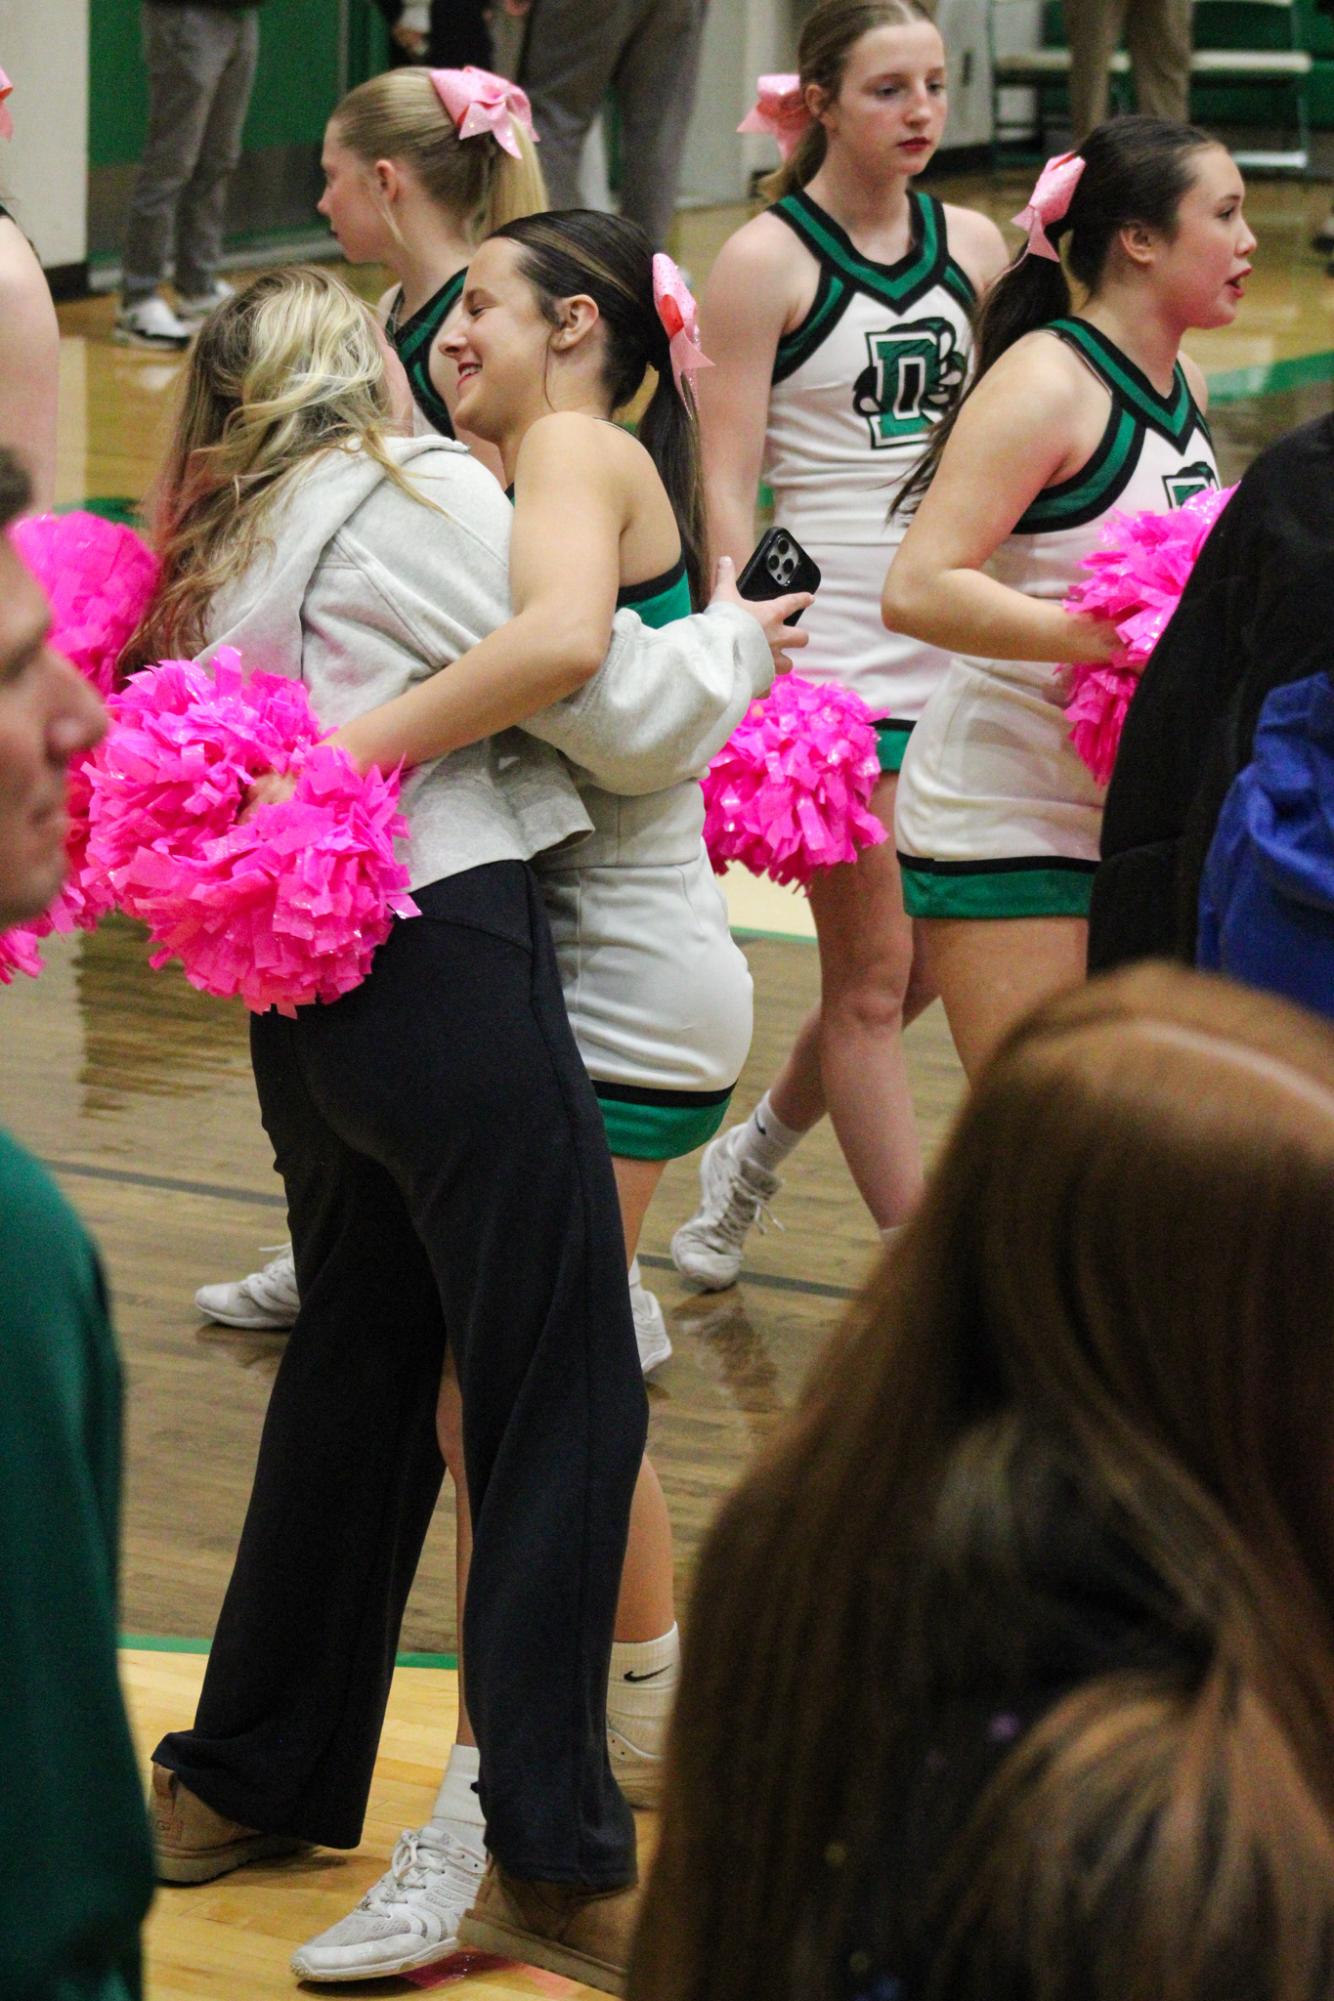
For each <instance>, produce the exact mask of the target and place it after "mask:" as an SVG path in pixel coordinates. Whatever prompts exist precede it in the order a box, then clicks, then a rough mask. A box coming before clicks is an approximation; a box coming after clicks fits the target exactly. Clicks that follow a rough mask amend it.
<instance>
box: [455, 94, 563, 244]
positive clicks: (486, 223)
mask: <svg viewBox="0 0 1334 2001" xmlns="http://www.w3.org/2000/svg"><path fill="white" fill-rule="evenodd" d="M511 130H512V132H513V134H514V137H515V141H516V142H517V144H518V148H519V153H520V156H521V157H520V158H519V159H517V160H516V159H515V157H514V155H513V154H512V153H507V152H506V151H505V149H504V147H503V146H498V145H497V144H496V142H495V140H494V139H492V138H490V136H489V135H488V138H487V141H486V146H487V151H488V153H490V154H491V155H492V156H493V157H492V160H491V174H490V183H489V186H488V188H487V194H486V203H485V206H484V208H483V210H482V219H481V222H480V223H479V224H478V228H477V234H478V237H479V238H480V237H483V236H490V235H491V233H492V232H493V230H497V229H503V228H504V226H505V224H506V223H507V222H521V221H522V220H523V218H524V216H526V215H542V214H545V212H546V210H547V209H549V208H550V206H551V203H550V201H549V199H548V197H547V184H546V182H545V180H544V179H543V178H542V163H541V161H540V160H539V159H538V157H537V148H536V147H535V146H534V145H533V142H532V140H531V139H530V138H529V137H528V134H527V133H526V132H525V131H524V129H523V126H522V125H521V124H520V123H519V121H518V119H517V118H516V119H515V120H514V123H513V125H512V127H511ZM479 143H480V141H478V140H474V139H469V140H468V141H467V144H468V145H469V146H473V145H477V144H479Z"/></svg>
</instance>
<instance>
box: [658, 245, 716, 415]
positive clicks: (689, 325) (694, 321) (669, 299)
mask: <svg viewBox="0 0 1334 2001" xmlns="http://www.w3.org/2000/svg"><path fill="white" fill-rule="evenodd" d="M653 303H654V305H655V307H656V308H657V313H658V318H659V320H660V321H661V322H662V330H663V332H664V333H665V334H666V336H667V350H668V353H669V354H670V355H671V358H672V375H673V377H674V378H675V381H676V393H677V395H678V396H679V397H680V398H681V401H682V402H683V403H688V402H689V401H690V398H689V397H688V396H687V395H686V388H685V382H686V377H687V376H688V375H693V374H695V373H696V372H697V370H699V369H701V368H712V367H713V363H712V362H711V361H710V360H709V357H708V355H707V354H705V352H704V350H703V348H702V347H701V346H700V344H699V313H698V311H697V309H696V306H695V300H694V295H693V294H692V292H691V290H690V287H689V285H687V283H686V281H685V279H684V278H683V277H682V276H681V273H680V270H679V269H678V267H677V266H676V265H675V264H674V263H673V261H672V259H671V258H670V257H668V256H667V255H666V253H665V252H663V251H661V250H660V251H658V253H657V254H656V256H655V257H654V259H653Z"/></svg>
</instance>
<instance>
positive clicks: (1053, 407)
mask: <svg viewBox="0 0 1334 2001" xmlns="http://www.w3.org/2000/svg"><path fill="white" fill-rule="evenodd" d="M1242 198H1243V188H1242V182H1241V176H1240V175H1239V173H1238V172H1237V169H1236V166H1235V165H1234V163H1233V161H1232V160H1231V158H1230V157H1229V155H1228V154H1227V153H1226V152H1225V151H1224V149H1223V148H1222V147H1221V146H1219V145H1218V144H1216V143H1215V142H1214V141H1213V140H1211V139H1210V138H1209V137H1208V136H1207V135H1206V134H1205V133H1202V132H1199V131H1196V130H1195V129H1194V128H1193V127H1191V126H1185V125H1175V124H1171V123H1168V122H1166V121H1163V120H1158V119H1150V118H1119V119H1116V120H1113V121H1111V122H1110V123H1108V124H1106V125H1101V126H1099V127H1098V128H1097V129H1096V130H1095V131H1094V132H1093V133H1091V134H1090V136H1089V138H1088V139H1087V140H1086V141H1085V143H1084V145H1083V147H1082V148H1081V149H1080V151H1079V153H1078V154H1075V155H1071V156H1067V157H1066V158H1064V159H1062V160H1060V161H1053V162H1050V163H1049V164H1048V167H1047V169H1046V170H1045V172H1044V174H1043V176H1042V178H1041V180H1040V181H1039V183H1038V186H1037V188H1036V189H1035V191H1034V200H1033V202H1032V203H1031V204H1030V207H1029V209H1028V210H1026V211H1025V216H1024V218H1023V219H1025V220H1027V221H1028V223H1029V225H1030V242H1029V248H1028V250H1027V251H1026V252H1025V253H1024V254H1022V255H1021V256H1020V258H1019V259H1018V260H1016V262H1015V264H1014V265H1012V266H1011V268H1010V270H1009V271H1007V272H1006V274H1005V275H1004V277H1003V278H1001V279H1000V281H999V282H998V283H997V284H996V286H995V287H994V289H993V291H992V293H991V297H990V299H989V301H988V304H987V307H986V310H985V312H984V314H983V317H982V322H981V326H980V328H979V337H978V365H977V379H976V382H975V384H974V386H973V388H972V389H971V390H970V391H969V393H968V396H967V399H966V401H965V402H964V403H963V404H962V405H961V406H960V408H959V410H958V411H957V413H956V416H955V417H954V418H953V419H952V420H951V421H950V423H949V424H948V426H942V429H941V431H940V432H939V433H937V437H936V439H935V440H934V441H933V451H932V453H931V454H929V455H928V460H927V463H926V464H925V465H924V467H923V469H922V473H921V475H920V478H921V481H922V483H923V484H924V483H925V481H926V480H927V479H930V485H929V487H928V488H927V490H926V492H925V496H924V498H923V499H922V502H921V506H920V509H919V511H918V513H917V516H916V519H915V520H914V521H913V524H912V526H911V528H910V529H909V531H908V534H907V536H906V538H905V540H904V543H903V546H902V549H901V550H900V552H899V554H898V556H897V557H896V558H895V561H894V565H893V568H892V570H891V571H890V575H889V578H888V580H887V582H886V585H885V601H884V609H885V619H886V622H887V623H888V624H891V625H893V626H895V627H896V628H898V629H899V630H900V631H905V632H911V633H914V634H916V635H917V636H918V637H920V638H922V639H925V640H929V641H931V642H932V643H933V644H936V645H939V646H949V647H952V648H956V649H957V650H958V651H957V657H956V658H955V659H954V660H953V662H952V663H951V666H950V670H949V673H948V675H947V676H946V678H945V680H944V681H943V682H942V683H941V685H940V687H939V688H938V689H937V691H936V693H935V694H934V695H933V696H932V698H931V701H930V703H929V704H928V706H927V710H926V714H925V716H924V717H923V719H922V721H921V723H920V725H919V727H918V729H917V730H916V731H915V733H914V735H913V739H912V742H911V744H910V746H909V749H908V754H907V757H906V758H905V761H904V767H903V774H902V780H901V783H900V787H899V799H898V846H899V850H900V862H901V864H902V868H903V880H904V891H905V898H906V901H907V904H908V908H909V909H910V910H911V911H912V913H913V915H914V916H915V917H916V918H917V919H918V920H919V921H921V922H922V923H923V924H924V926H925V928H926V934H927V950H928V952H929V954H930V959H931V966H932V970H933V973H934V974H935V977H936V979H937V982H938V984H939V986H940V991H941V994H942V997H943V999H944V1002H945V1007H946V1010H947V1013H948V1015H949V1021H950V1027H951V1030H952V1032H953V1035H954V1040H955V1045H956V1047H957V1048H958V1051H959V1055H960V1058H961V1060H962V1062H963V1064H964V1067H965V1069H967V1070H968V1071H969V1072H970V1074H971V1073H973V1072H974V1071H975V1070H976V1069H977V1067H978V1065H979V1064H980V1063H981V1062H982V1061H984V1060H985V1058H986V1056H987V1055H988V1054H989V1052H990V1051H991V1050H992V1049H993V1048H994V1047H995V1045H996V1044H997V1042H998V1041H999V1040H1000V1039H1001V1037H1002V1036H1003V1035H1004V1033H1005V1032H1006V1030H1007V1029H1008V1028H1009V1027H1010V1025H1011V1024H1012V1023H1013V1022H1014V1021H1016V1020H1017V1019H1018V1017H1019V1016H1020V1015H1022V1014H1024V1013H1025V1012H1026V1011H1027V1010H1028V1009H1029V1008H1030V1007H1031V1006H1033V1005H1034V1004H1035V1003H1036V1002H1037V1001H1038V1000H1040V999H1041V998H1042V997H1043V996H1044V995H1045V994H1048V993H1050V992H1053V991H1055V990H1056V989H1058V988H1060V987H1062V986H1067V985H1072V984H1074V983H1076V982H1077V981H1078V980H1080V979H1082V978H1083V976H1084V963H1085V944H1086V931H1087V920H1086V913H1087V910H1088V900H1089V894H1090V890H1091V887H1092V880H1093V871H1094V868H1095V866H1096V864H1097V859H1098V838H1099V831H1100V827H1101V821H1102V801H1103V788H1102V787H1101V786H1099V785H1098V784H1096V783H1095V781H1094V780H1093V778H1092V777H1091V775H1090V774H1089V772H1088V771H1087V770H1086V769H1085V767H1084V765H1083V764H1082V763H1081V762H1080V760H1079V758H1078V757H1077V756H1076V754H1075V752H1074V749H1073V747H1072V745H1071V743H1070V739H1069V725H1068V722H1067V719H1066V716H1065V713H1064V709H1063V707H1062V701H1063V688H1062V684H1061V679H1060V676H1059V675H1058V673H1057V668H1056V663H1058V662H1060V661H1080V660H1103V659H1107V658H1109V657H1111V654H1112V651H1113V645H1114V637H1115V635H1114V631H1113V628H1112V627H1111V626H1110V625H1108V624H1106V623H1104V622H1102V621H1091V620H1086V619H1076V618H1071V617H1070V616H1069V615H1068V614H1067V613H1066V612H1065V611H1064V610H1063V609H1062V607H1061V600H1062V599H1063V598H1064V597H1065V595H1066V593H1067V591H1068V590H1069V589H1070V586H1071V585H1072V584H1073V583H1074V582H1075V581H1076V579H1077V578H1078V577H1079V576H1080V575H1081V569H1080V559H1081V558H1082V557H1083V556H1085V555H1086V554H1087V553H1088V552H1089V551H1090V550H1091V549H1092V548H1094V546H1095V545H1096V544H1097V542H1098V540H1099V536H1100V532H1101V530H1102V527H1103V525H1104V523H1105V520H1106V517H1107V515H1108V513H1109V512H1110V510H1111V509H1112V508H1118V509H1121V510H1134V509H1140V508H1154V509H1157V510H1165V509H1167V508H1171V507H1176V506H1179V505H1180V504H1181V502H1182V501H1183V500H1185V499H1187V498H1189V496H1190V495H1191V494H1192V493H1195V492H1198V491H1199V490H1200V489H1201V488H1202V487H1204V486H1213V485H1216V484H1217V473H1216V470H1215V466H1214V456H1213V450H1212V447H1211V445H1210V442H1209V431H1208V426H1207V425H1206V423H1205V419H1204V414H1203V408H1204V400H1205V395H1204V383H1203V378H1202V376H1201V375H1200V372H1199V370H1198V369H1197V368H1196V366H1195V365H1194V363H1193V362H1191V361H1190V360H1189V358H1183V357H1182V355H1181V353H1180V345H1181V338H1182V335H1183V334H1184V333H1185V332H1186V331H1187V329H1188V328H1190V327H1216V326H1225V325H1227V324H1228V323H1229V322H1230V321H1231V320H1232V319H1233V317H1234V316H1235V314H1236V311H1237V308H1238V305H1239V303H1240V299H1241V294H1242V289H1243V286H1244V282H1245V278H1246V275H1247V273H1248V271H1249V270H1250V258H1251V254H1252V252H1253V251H1254V249H1255V238H1254V236H1252V234H1251V232H1250V230H1249V228H1248V227H1247V224H1246V221H1245V219H1244V216H1243V214H1242ZM1054 246H1061V247H1063V248H1064V250H1065V254H1066V258H1067V261H1068V264H1069V267H1070V270H1071V273H1072V274H1073V276H1074V277H1075V278H1076V279H1077V280H1078V281H1079V283H1080V284H1081V285H1082V286H1083V287H1084V288H1085V291H1086V293H1087V297H1086V299H1085V302H1084V304H1083V307H1082V310H1081V312H1080V313H1079V315H1078V316H1077V317H1072V316H1071V315H1070V293H1069V289H1068V286H1067V283H1066V279H1065V274H1064V271H1063V268H1062V265H1061V262H1060V251H1059V249H1058V248H1055V247H1054ZM933 458H935V459H937V460H938V463H937V464H935V465H933V464H932V463H931V460H932V459H933ZM997 656H999V657H997Z"/></svg>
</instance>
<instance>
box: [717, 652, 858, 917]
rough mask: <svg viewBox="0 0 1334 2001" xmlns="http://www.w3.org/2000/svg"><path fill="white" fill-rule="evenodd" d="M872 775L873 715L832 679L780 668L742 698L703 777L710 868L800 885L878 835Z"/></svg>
mask: <svg viewBox="0 0 1334 2001" xmlns="http://www.w3.org/2000/svg"><path fill="white" fill-rule="evenodd" d="M879 777H880V759H879V755H878V752H877V747H876V734H875V724H874V718H873V716H872V714H871V711H870V710H869V709H868V708H867V706H866V704H865V702H863V701H862V699H861V697H860V695H855V694H853V692H852V690H851V689H849V688H844V687H840V685H839V684H838V683H837V682H836V681H825V682H815V681H806V680H803V679H802V678H801V677H800V676H799V675H797V674H787V675H784V676H783V677H782V679H780V680H778V681H776V682H775V683H774V686H773V688H772V690H771V691H770V693H769V694H768V695H766V696H765V698H764V700H763V701H759V702H752V703H751V705H750V707H749V709H748V710H747V711H746V713H745V715H744V716H743V717H742V719H741V721H740V723H739V724H738V725H737V727H736V729H735V730H734V731H733V732H732V735H731V736H730V738H729V739H728V741H727V742H726V743H725V744H724V745H723V748H722V749H721V750H720V751H719V753H718V755H717V757H715V758H714V760H713V763H712V764H711V765H710V766H709V769H708V771H707V773H706V774H705V778H704V803H705V817H704V843H705V846H706V847H707V848H708V851H709V859H710V861H711V862H712V863H713V866H714V868H715V869H716V870H717V871H718V873H719V874H721V873H722V871H723V870H724V869H725V868H726V867H727V866H728V864H729V863H730V862H740V863H741V864H742V865H743V867H745V868H748V869H749V870H750V871H751V873H752V874H753V875H767V876H769V877H770V878H771V879H772V880H773V881H774V882H779V883H793V882H795V883H801V884H802V885H803V886H805V885H808V884H809V883H810V880H811V878H812V876H814V875H815V874H816V873H817V872H818V871H819V870H821V869H827V868H834V867H836V866H837V865H838V864H839V863H840V862H851V861H855V860H856V858H857V855H858V854H859V852H860V851H861V850H862V849H863V848H873V847H877V846H878V845H879V844H880V842H881V841H883V840H886V839H887V838H888V836H887V834H886V832H885V829H884V827H883V826H882V825H881V824H880V822H879V820H877V819H876V817H875V815H874V813H871V812H869V811H868V810H867V802H868V801H869V799H870V797H871V794H872V792H873V791H874V790H875V786H876V782H877V780H878V779H879Z"/></svg>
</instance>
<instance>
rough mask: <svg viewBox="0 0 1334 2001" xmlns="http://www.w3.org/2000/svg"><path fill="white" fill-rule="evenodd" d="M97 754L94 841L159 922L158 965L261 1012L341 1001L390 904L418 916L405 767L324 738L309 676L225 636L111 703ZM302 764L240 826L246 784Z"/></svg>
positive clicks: (134, 907)
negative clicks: (292, 786) (261, 667)
mask: <svg viewBox="0 0 1334 2001" xmlns="http://www.w3.org/2000/svg"><path fill="white" fill-rule="evenodd" d="M112 713H113V715H114V717H115V719H116V727H115V729H114V730H113V732H112V734H111V736H110V737H109V738H108V739H107V741H106V742H105V743H104V744H103V745H102V747H101V748H100V749H99V750H98V751H97V752H96V753H95V756H94V760H93V769H92V774H91V775H92V788H93V804H92V811H91V816H90V817H91V833H90V837H89V854H90V857H91V858H92V860H93V862H94V864H95V865H96V866H97V867H99V868H101V869H102V870H104V871H105V873H106V875H107V877H108V878H109V880H110V882H111V884H112V887H113V889H114V891H115V894H116V899H117V901H118V902H119V904H120V906H121V908H122V909H124V910H126V911H128V912H129V913H130V914H131V915H132V916H135V917H138V918H140V919H142V921H143V922H144V923H146V924H147V925H148V928H149V932H150V935H151V939H152V943H153V947H154V949H153V952H152V954H151V963H152V964H153V965H154V966H162V965H165V964H166V963H167V961H168V960H169V959H172V958H176V959H179V960H180V962H181V966H182V968H183V970H184V972H185V976H186V978H187V979H188V980H189V981H190V983H191V985H192V986H196V987H198V988H199V989H200V990H201V991H202V992H205V993H211V994H219V995H222V996H224V997H230V996H232V995H239V996H240V998H241V999H242V1000H244V1002H245V1004H246V1006H247V1007H249V1008H251V1009H253V1010H254V1011H255V1012H256V1013H262V1012H264V1010H265V1009H267V1008H270V1007H276V1008H278V1009H279V1010H280V1011H281V1012H282V1013H284V1014H292V1013H293V1012H294V1011H295V1010H296V1008H298V1007H301V1006H305V1005H306V1004H308V1003H309V1002H311V1001H315V1000H324V1001H332V1000H337V999H338V998H339V996H340V995H341V994H345V993H348V992H350V991H351V989H352V988H353V987H355V986H357V985H359V984H360V982H361V981H362V980H364V979H365V977H366V975H367V973H368V972H369V971H370V967H371V960H372V958H373V956H374V954H375V951H376V949H377V947H378V946H380V945H381V944H383V942H384V940H385V938H386V937H387V936H388V934H389V928H390V925H391V923H392V921H393V919H394V917H396V916H397V917H411V916H413V915H415V913H416V905H415V904H414V903H413V901H412V899H411V898H410V897H409V896H408V895H407V882H408V872H407V869H406V868H405V867H404V865H403V864H402V863H401V862H400V861H398V860H397V858H396V856H395V853H394V842H395V840H397V839H399V838H401V837H403V836H404V835H406V833H407V822H406V821H405V820H404V819H403V816H402V815H401V814H400V813H399V811H398V791H399V783H398V777H397V775H396V774H395V775H394V776H392V777H390V778H383V777H381V776H380V774H379V773H378V772H371V773H370V774H368V775H367V776H365V777H363V776H362V775H361V774H360V773H359V772H358V771H357V770H356V768H355V766H354V765H353V764H352V761H351V759H350V758H348V757H347V756H346V755H345V754H344V753H343V752H342V751H340V750H335V749H334V748H333V747H332V746H330V745H327V744H318V743H317V739H318V736H319V734H320V730H319V724H318V723H317V721H316V719H315V716H314V714H313V712H312V710H311V707H310V702H309V699H308V697H307V695H306V691H305V689H304V688H303V687H302V685H301V683H300V682H299V681H290V680H287V679H285V678H283V677H281V676H279V675H273V674H255V675H252V676H250V677H249V679H245V678H243V676H242V673H241V667H240V661H239V657H238V656H237V655H236V654H235V652H233V651H232V650H231V649H230V648H224V649H221V650H220V651H219V653H218V656H217V659H216V661H215V671H214V672H212V673H210V671H209V670H208V669H206V668H203V667H200V666H197V665H196V664H195V663H194V662H193V661H182V660H168V661H164V662H163V663H162V664H161V665H160V666H158V667H155V668H151V669H149V670H148V671H146V672H145V673H142V674H137V675H135V676H134V678H133V680H132V681H131V683H130V685H129V686H128V687H127V688H126V690H125V692H124V694H122V695H120V696H118V697H116V699H115V700H114V701H113V703H112ZM266 771H277V772H292V773H294V774H295V775H296V790H295V793H294V795H293V797H292V798H290V799H287V800H284V801H282V802H281V803H279V804H276V805H270V806H261V807H260V808H259V809H258V810H257V811H256V812H255V813H253V814H252V815H251V817H250V818H249V819H248V820H246V821H245V822H244V824H238V822H237V818H236V815H237V812H238V810H239V808H240V806H241V804H242V801H243V799H244V797H245V794H246V792H247V790H248V788H249V786H250V784H251V782H252V781H253V780H254V779H255V778H256V777H258V776H259V775H260V773H262V772H266Z"/></svg>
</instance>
